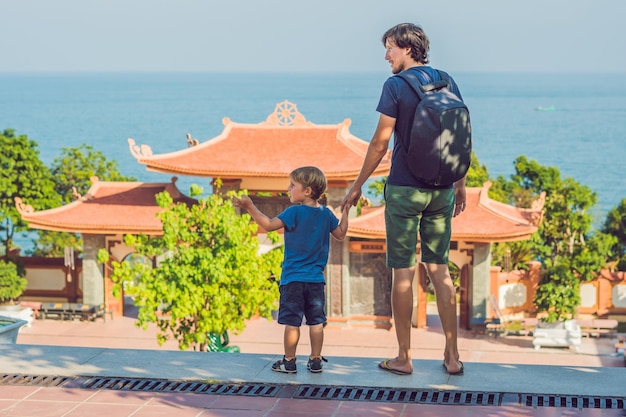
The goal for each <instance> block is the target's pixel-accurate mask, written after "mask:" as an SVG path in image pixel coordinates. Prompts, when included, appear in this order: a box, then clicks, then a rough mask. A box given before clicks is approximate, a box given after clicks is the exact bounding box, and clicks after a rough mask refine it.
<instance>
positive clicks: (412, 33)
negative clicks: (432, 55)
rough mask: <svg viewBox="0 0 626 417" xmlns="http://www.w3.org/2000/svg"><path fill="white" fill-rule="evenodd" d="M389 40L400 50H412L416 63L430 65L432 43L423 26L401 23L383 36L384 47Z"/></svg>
mask: <svg viewBox="0 0 626 417" xmlns="http://www.w3.org/2000/svg"><path fill="white" fill-rule="evenodd" d="M387 39H389V40H391V41H393V43H395V44H396V46H398V47H399V48H406V47H410V48H411V57H412V58H413V59H414V60H415V61H416V62H421V63H422V64H428V50H429V49H430V41H429V40H428V36H426V34H425V33H424V29H422V28H421V26H418V25H414V24H413V23H400V24H399V25H396V26H394V27H392V28H391V29H389V30H388V31H387V32H385V34H384V35H383V39H382V40H383V45H385V46H386V44H387Z"/></svg>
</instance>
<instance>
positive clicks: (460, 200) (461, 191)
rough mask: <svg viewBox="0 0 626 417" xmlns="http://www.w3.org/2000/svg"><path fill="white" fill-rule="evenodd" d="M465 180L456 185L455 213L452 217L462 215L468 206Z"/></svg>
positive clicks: (462, 179)
mask: <svg viewBox="0 0 626 417" xmlns="http://www.w3.org/2000/svg"><path fill="white" fill-rule="evenodd" d="M465 178H466V177H463V178H461V179H460V180H458V181H457V182H455V183H454V213H453V214H452V217H456V216H458V215H459V214H461V213H462V212H463V211H464V210H465V207H466V206H467V200H466V199H467V195H466V193H465Z"/></svg>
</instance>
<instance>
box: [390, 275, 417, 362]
mask: <svg viewBox="0 0 626 417" xmlns="http://www.w3.org/2000/svg"><path fill="white" fill-rule="evenodd" d="M414 274H415V267H411V268H394V270H393V288H392V290H391V307H392V310H393V325H394V328H395V329H396V339H397V340H398V356H397V357H396V358H394V359H391V360H389V361H388V362H387V366H389V367H390V368H392V369H396V370H400V371H404V372H408V373H410V372H413V363H412V361H411V314H412V313H413V287H412V284H413V275H414Z"/></svg>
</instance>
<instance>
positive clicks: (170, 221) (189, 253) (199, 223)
mask: <svg viewBox="0 0 626 417" xmlns="http://www.w3.org/2000/svg"><path fill="white" fill-rule="evenodd" d="M198 188H199V187H198ZM192 193H193V194H194V195H199V194H198V193H196V192H193V191H192ZM231 195H234V194H231ZM157 202H158V204H159V206H160V207H161V208H162V209H163V210H162V211H161V213H160V214H159V217H160V219H161V221H162V223H163V236H161V237H149V236H145V235H126V236H125V242H126V244H127V245H129V246H132V247H134V249H135V253H137V254H139V255H143V256H144V257H146V258H149V259H157V258H158V259H160V260H159V262H158V263H157V265H156V267H154V268H152V267H151V265H149V264H146V263H140V262H137V263H134V264H133V265H130V264H129V263H127V262H122V263H119V262H112V263H111V267H112V270H113V271H112V280H113V281H114V282H115V283H116V287H115V290H116V291H119V290H120V288H121V285H123V284H124V283H126V289H127V293H128V294H129V295H132V296H134V298H135V303H136V305H137V307H138V322H137V325H138V326H141V327H143V328H146V327H147V325H148V323H156V324H157V326H158V328H159V333H158V335H157V339H158V341H159V343H163V342H165V340H167V339H169V338H171V337H173V338H174V339H176V340H177V342H178V346H179V347H180V349H181V350H185V349H188V348H190V347H193V348H194V350H200V351H205V350H206V349H207V343H208V337H207V336H208V334H210V333H214V334H220V335H221V334H223V333H224V332H225V331H228V330H231V331H235V332H238V331H241V330H243V328H244V327H245V320H246V319H249V318H250V317H251V316H253V315H255V314H259V315H261V316H263V317H270V315H271V311H272V310H273V309H275V308H276V303H277V300H278V286H277V284H276V281H275V279H272V277H277V276H279V275H280V263H281V260H282V248H281V249H274V250H272V251H270V252H268V253H266V254H264V255H259V254H258V250H259V244H258V240H257V239H256V237H255V236H254V233H255V232H256V229H257V226H256V224H254V223H252V222H251V221H250V219H251V218H250V216H249V215H248V214H244V215H241V216H240V215H238V214H237V213H236V211H235V208H234V207H233V205H232V203H231V200H230V199H229V198H228V199H224V198H223V197H222V196H221V195H219V194H218V193H215V194H213V195H210V196H208V197H206V198H204V199H202V200H200V201H199V202H198V204H195V205H192V206H187V205H185V204H182V203H178V204H174V203H173V201H172V198H171V196H170V195H169V194H168V193H160V194H159V195H158V196H157ZM270 236H271V238H272V239H277V238H278V235H277V234H276V233H271V234H270ZM99 255H100V256H99V258H100V261H105V260H106V251H104V250H101V252H100V254H99Z"/></svg>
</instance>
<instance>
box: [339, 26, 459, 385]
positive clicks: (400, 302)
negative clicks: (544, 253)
mask: <svg viewBox="0 0 626 417" xmlns="http://www.w3.org/2000/svg"><path fill="white" fill-rule="evenodd" d="M382 41H383V44H384V45H385V49H386V53H385V59H386V60H387V61H388V62H389V64H390V65H391V71H392V73H393V74H398V73H400V72H402V71H412V72H414V73H415V74H416V75H417V76H418V77H419V79H420V81H421V82H422V83H423V84H427V83H430V82H434V81H438V80H440V79H441V77H440V75H439V73H438V72H437V70H435V69H434V68H431V67H430V66H427V65H426V64H428V62H429V61H428V50H429V40H428V37H427V36H426V34H425V33H424V31H423V30H422V28H421V27H419V26H417V25H414V24H411V23H403V24H399V25H396V26H394V27H392V28H391V29H389V30H388V31H387V32H385V34H384V35H383V38H382ZM450 84H451V91H452V92H453V93H455V94H456V95H457V96H458V97H459V98H461V95H460V93H459V91H458V87H457V86H456V83H455V82H454V80H453V79H452V78H450ZM418 101H419V98H418V97H417V95H416V94H415V92H414V91H413V90H412V89H411V87H410V86H409V85H408V84H407V83H406V82H405V81H404V80H403V79H401V78H400V77H398V76H392V77H390V78H388V79H387V81H386V82H385V84H384V86H383V91H382V93H381V97H380V100H379V103H378V107H377V108H376V110H377V111H378V112H379V113H380V118H379V121H378V126H377V127H376V131H375V132H374V136H373V137H372V140H371V142H370V144H369V147H368V149H367V153H366V156H365V160H364V161H363V166H362V167H361V171H360V173H359V176H358V178H357V179H356V180H355V181H354V184H353V185H352V187H351V188H350V190H349V191H348V194H347V195H346V197H345V198H344V200H343V202H342V209H343V208H344V207H345V206H346V205H356V203H357V201H358V200H359V198H360V197H361V188H362V187H363V184H364V183H365V181H366V180H367V179H368V178H369V176H370V175H371V174H372V172H374V170H375V169H376V167H377V166H378V164H379V163H380V161H381V159H382V158H383V157H384V156H385V154H386V152H387V149H388V145H389V140H390V139H391V135H392V133H393V134H394V149H393V155H392V161H391V170H390V173H389V176H388V178H387V183H386V185H385V192H384V197H385V226H386V230H387V266H388V267H389V268H393V288H392V293H391V305H392V310H393V316H394V327H395V330H396V338H397V340H398V356H397V357H395V358H393V359H388V360H385V361H383V362H381V363H380V364H379V365H378V366H379V368H380V369H382V370H385V371H389V372H392V373H395V374H399V375H410V374H411V373H412V372H413V363H412V360H411V314H412V310H413V291H412V283H413V276H414V274H415V263H416V255H415V249H416V245H417V231H418V230H419V232H420V240H421V253H422V259H421V260H422V262H423V263H424V264H425V266H426V270H427V273H428V277H429V278H430V281H431V282H432V284H433V286H434V288H435V294H436V297H437V308H438V310H439V317H440V319H441V324H442V327H443V331H444V334H445V339H446V345H445V349H444V359H443V367H444V368H445V370H446V371H447V372H448V373H449V374H451V375H460V374H462V373H463V370H464V369H463V363H462V362H461V361H460V360H459V352H458V346H457V320H456V293H455V289H454V285H453V283H452V279H451V278H450V271H449V269H448V253H449V250H450V236H451V222H452V217H453V216H456V215H458V214H460V213H461V212H462V211H463V210H465V198H466V196H465V178H463V179H462V180H459V181H457V182H456V183H455V184H454V185H449V186H443V187H435V186H431V185H428V184H426V183H423V182H421V181H419V180H418V179H417V178H415V177H414V176H413V175H412V174H411V172H410V171H409V168H408V165H407V160H406V156H405V152H404V149H405V148H406V146H407V144H408V141H409V140H410V132H411V126H412V124H413V116H414V113H415V108H416V107H417V104H418Z"/></svg>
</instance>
